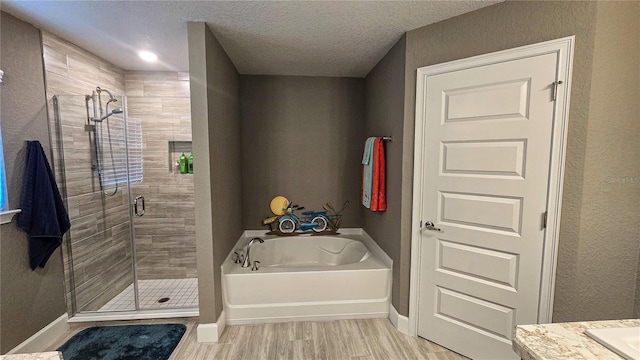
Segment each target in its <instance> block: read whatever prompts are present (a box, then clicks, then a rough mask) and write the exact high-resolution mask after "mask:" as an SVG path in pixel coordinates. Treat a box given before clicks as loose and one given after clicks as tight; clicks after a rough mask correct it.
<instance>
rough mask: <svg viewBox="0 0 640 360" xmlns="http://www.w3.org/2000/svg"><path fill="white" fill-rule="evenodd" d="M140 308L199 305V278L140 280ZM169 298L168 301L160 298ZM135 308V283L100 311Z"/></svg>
mask: <svg viewBox="0 0 640 360" xmlns="http://www.w3.org/2000/svg"><path fill="white" fill-rule="evenodd" d="M138 293H139V297H140V309H145V310H146V309H173V308H197V307H198V279H195V278H194V279H158V280H140V281H138ZM162 298H169V300H167V301H166V302H162V303H159V302H158V300H160V299H162ZM134 309H135V298H134V289H133V284H131V285H129V286H128V287H127V288H126V289H124V290H123V291H122V292H121V293H120V294H118V295H116V297H114V298H113V299H111V301H109V302H108V303H106V304H105V305H104V306H103V307H102V308H100V310H98V311H131V310H134Z"/></svg>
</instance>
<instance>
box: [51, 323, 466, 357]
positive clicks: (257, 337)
mask: <svg viewBox="0 0 640 360" xmlns="http://www.w3.org/2000/svg"><path fill="white" fill-rule="evenodd" d="M134 323H139V324H154V323H183V324H185V325H186V326H187V331H186V333H185V335H184V337H183V338H182V340H181V341H180V343H179V344H178V347H177V348H176V350H175V351H174V352H173V354H172V355H171V357H170V359H169V360H196V359H211V360H280V359H282V360H285V359H286V360H307V359H308V360H316V359H317V360H383V359H384V360H404V359H411V360H420V359H448V360H458V359H466V358H465V357H463V356H461V355H459V354H456V353H454V352H452V351H449V350H447V349H445V348H443V347H441V346H439V345H436V344H434V343H431V342H429V341H427V340H423V339H420V338H414V337H411V336H407V335H404V334H402V333H400V332H398V331H397V330H395V329H394V328H393V326H392V325H391V323H390V322H389V320H387V319H362V320H337V321H326V322H287V323H277V324H260V325H242V326H227V327H226V328H225V330H224V333H223V334H222V337H221V339H220V341H219V342H218V343H215V344H214V343H199V342H198V340H197V336H196V331H197V325H198V322H197V319H164V320H151V321H135V322H134V321H119V322H109V323H91V324H86V323H85V324H82V325H77V324H72V325H71V326H73V328H72V329H70V330H69V331H67V333H65V335H64V336H63V337H61V338H60V339H59V341H58V342H57V343H56V344H54V346H52V348H51V349H50V350H53V349H56V348H58V347H59V346H61V345H62V344H64V342H65V341H67V340H68V339H69V338H71V337H72V336H73V335H74V334H76V333H77V332H79V331H80V330H82V329H84V328H87V327H90V326H99V325H121V324H134Z"/></svg>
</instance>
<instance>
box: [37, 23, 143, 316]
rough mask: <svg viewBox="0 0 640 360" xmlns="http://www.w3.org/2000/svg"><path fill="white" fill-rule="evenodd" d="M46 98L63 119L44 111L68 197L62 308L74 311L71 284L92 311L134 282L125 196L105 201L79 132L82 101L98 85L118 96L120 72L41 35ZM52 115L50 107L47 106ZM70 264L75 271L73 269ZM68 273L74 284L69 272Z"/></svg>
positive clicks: (79, 306) (81, 129) (83, 118)
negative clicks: (56, 106)
mask: <svg viewBox="0 0 640 360" xmlns="http://www.w3.org/2000/svg"><path fill="white" fill-rule="evenodd" d="M42 41H43V47H44V65H45V76H46V85H47V89H46V94H47V99H51V98H52V97H53V96H54V95H67V96H66V97H60V98H59V106H60V108H61V114H62V117H61V119H60V123H57V122H56V120H55V116H53V114H52V113H50V116H49V119H50V121H51V124H50V128H51V129H54V131H52V138H53V139H52V143H53V144H55V148H56V149H59V150H58V151H54V158H53V164H54V168H55V169H56V170H55V173H56V179H57V181H58V185H59V186H60V188H61V190H62V191H63V193H66V196H67V199H66V200H67V208H68V212H69V218H70V220H71V230H70V232H69V234H68V235H67V237H66V238H65V243H64V249H65V250H66V249H68V247H69V246H70V245H71V248H72V250H73V257H72V258H70V257H69V252H68V251H63V252H62V253H63V260H64V266H65V279H66V281H67V283H66V284H65V288H66V294H67V306H68V307H69V312H71V311H72V309H71V304H72V303H73V301H72V300H73V299H72V298H71V294H70V289H71V286H70V283H71V282H72V281H73V283H74V285H75V288H76V299H75V300H76V303H77V309H78V310H80V311H82V310H85V311H95V310H98V309H99V308H101V307H102V306H103V305H104V304H105V303H106V302H108V301H109V300H110V299H111V298H113V297H114V296H115V295H117V294H119V293H120V292H122V291H123V290H124V289H125V288H126V287H127V286H128V285H129V284H131V283H132V282H133V271H132V261H133V259H132V256H131V242H130V237H131V235H130V234H131V224H130V220H129V205H128V204H129V200H128V192H127V191H124V190H125V189H122V190H119V191H118V194H116V195H115V196H111V197H110V196H105V195H104V194H103V193H102V191H101V190H100V186H99V181H98V178H97V174H96V173H95V171H93V170H92V160H93V159H92V155H91V151H90V141H91V138H90V133H88V132H85V130H84V125H85V123H86V122H87V110H86V106H85V100H84V95H88V94H91V93H92V91H93V90H95V88H96V86H100V87H102V88H106V89H108V90H110V91H111V92H113V93H114V94H115V95H124V89H125V83H124V71H122V70H121V69H118V68H117V67H115V66H113V65H111V64H109V63H107V62H105V61H104V60H102V59H101V58H99V57H97V56H95V55H93V54H91V53H89V52H88V51H85V50H84V49H82V48H80V47H77V46H75V45H73V44H71V43H69V42H67V41H65V40H62V39H60V38H58V37H56V36H54V35H52V34H49V33H47V32H46V31H43V32H42ZM49 110H50V111H52V110H53V106H50V107H49ZM71 264H73V269H71V266H72V265H71ZM72 273H73V279H71V274H72Z"/></svg>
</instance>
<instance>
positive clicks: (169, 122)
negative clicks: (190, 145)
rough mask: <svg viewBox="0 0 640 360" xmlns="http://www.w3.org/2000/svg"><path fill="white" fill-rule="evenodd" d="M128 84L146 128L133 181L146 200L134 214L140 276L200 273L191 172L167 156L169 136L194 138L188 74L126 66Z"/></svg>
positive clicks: (134, 188) (171, 138) (136, 191)
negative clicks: (138, 179)
mask: <svg viewBox="0 0 640 360" xmlns="http://www.w3.org/2000/svg"><path fill="white" fill-rule="evenodd" d="M125 84H126V86H127V88H126V90H127V95H128V97H127V99H128V104H129V114H130V115H131V116H135V117H136V118H139V119H140V121H141V123H142V129H143V131H142V133H143V149H144V151H143V159H144V165H143V167H144V180H143V181H142V183H138V184H134V185H133V186H132V191H133V194H134V195H135V196H137V195H142V196H144V197H145V203H146V212H145V215H144V216H143V217H140V218H136V219H135V220H134V228H135V233H136V257H137V264H136V271H137V275H138V278H139V279H159V278H168V279H176V278H190V277H196V276H197V272H196V252H195V249H196V242H195V208H194V189H193V176H191V175H180V174H176V173H175V168H174V166H173V164H172V161H170V157H169V155H170V154H169V141H191V105H190V99H189V75H188V73H175V72H127V73H126V74H125ZM196 156H197V155H196ZM195 162H196V163H197V160H196V161H195ZM195 167H197V165H195Z"/></svg>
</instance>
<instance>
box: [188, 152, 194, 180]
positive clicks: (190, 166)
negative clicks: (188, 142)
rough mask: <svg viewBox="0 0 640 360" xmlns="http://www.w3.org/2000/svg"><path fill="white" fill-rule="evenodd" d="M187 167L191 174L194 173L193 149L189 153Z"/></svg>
mask: <svg viewBox="0 0 640 360" xmlns="http://www.w3.org/2000/svg"><path fill="white" fill-rule="evenodd" d="M187 168H188V170H189V174H193V151H192V152H190V153H189V158H188V159H187Z"/></svg>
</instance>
